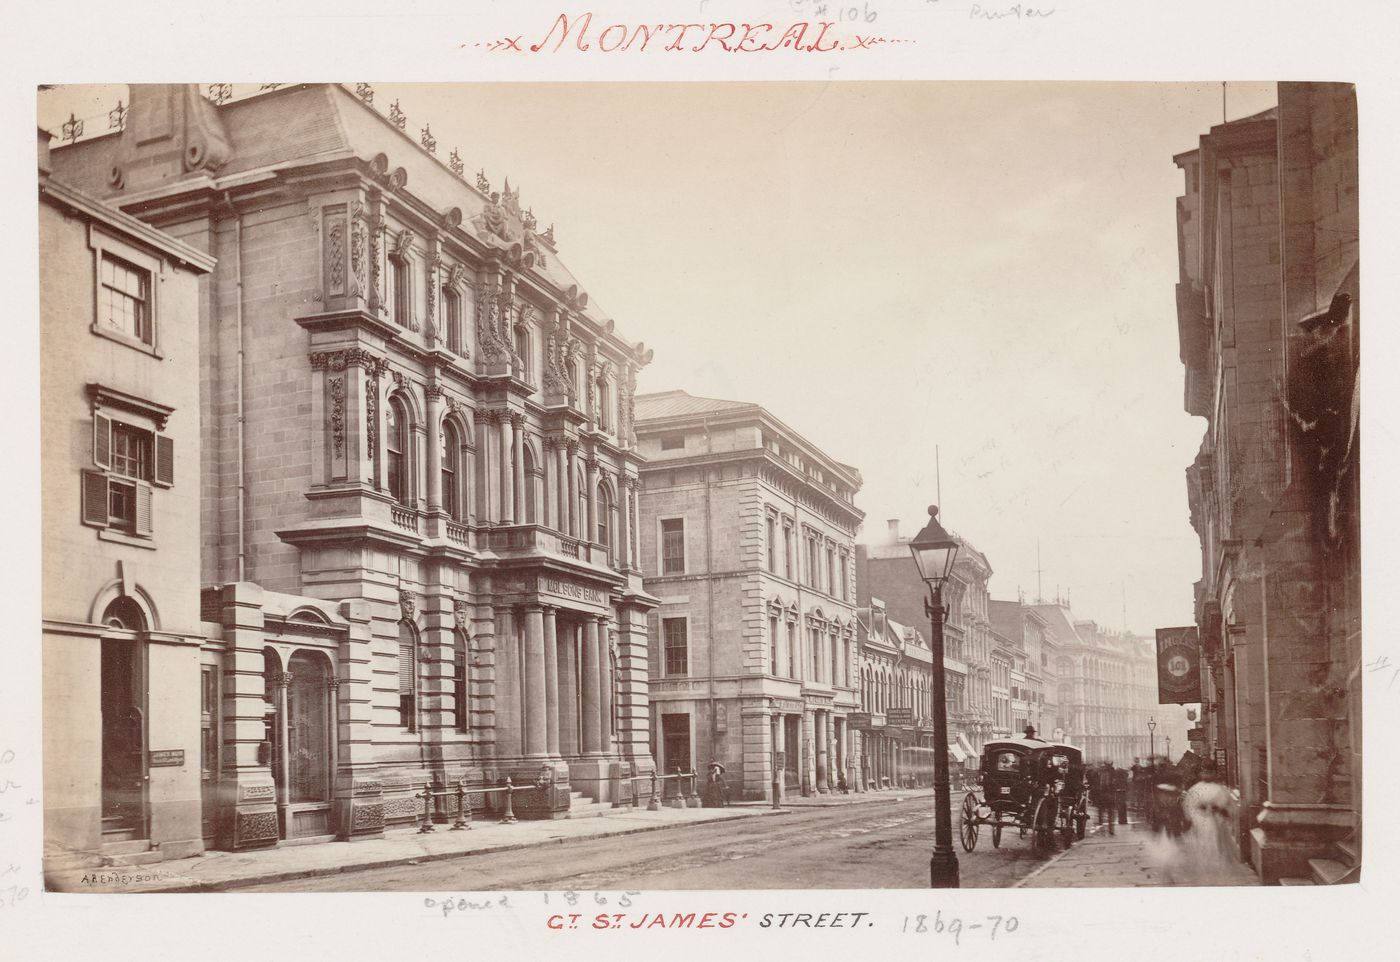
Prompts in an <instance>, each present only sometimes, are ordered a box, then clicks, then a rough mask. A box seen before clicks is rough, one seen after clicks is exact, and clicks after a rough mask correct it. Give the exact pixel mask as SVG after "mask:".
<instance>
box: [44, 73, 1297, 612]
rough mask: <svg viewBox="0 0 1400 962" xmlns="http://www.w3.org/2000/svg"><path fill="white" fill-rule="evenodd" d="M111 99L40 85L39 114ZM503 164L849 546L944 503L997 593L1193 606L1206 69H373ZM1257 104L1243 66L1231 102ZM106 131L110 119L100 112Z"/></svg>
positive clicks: (392, 92) (658, 371)
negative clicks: (809, 460)
mask: <svg viewBox="0 0 1400 962" xmlns="http://www.w3.org/2000/svg"><path fill="white" fill-rule="evenodd" d="M122 93H123V91H122V88H120V87H105V88H101V89H100V90H99V91H96V92H94V91H92V90H88V91H81V90H79V89H77V88H66V89H64V90H59V91H54V92H51V93H46V94H42V95H41V96H40V104H39V120H40V123H41V124H43V125H45V126H47V127H49V128H50V129H51V130H54V131H55V132H57V130H58V127H59V126H60V125H61V123H62V121H63V120H64V119H66V118H67V116H68V113H69V111H70V109H71V110H74V111H75V112H76V113H77V115H78V116H79V117H84V116H95V115H99V114H105V111H106V109H107V108H108V107H109V106H111V103H109V101H111V102H115V99H116V97H117V96H120V95H121V94H122ZM395 97H397V98H398V99H399V100H400V104H401V106H402V108H403V110H404V112H405V113H407V115H408V118H409V129H410V130H411V131H415V132H416V131H417V130H418V129H419V128H420V127H421V126H422V124H423V123H424V122H429V123H431V127H432V132H433V135H434V136H435V137H436V138H437V140H438V145H439V146H438V153H439V156H442V157H444V158H445V157H446V156H447V154H448V153H449V152H450V151H451V150H452V149H453V147H457V148H458V149H459V150H460V152H461V155H462V157H463V159H464V161H465V162H466V164H467V169H468V171H469V172H471V171H475V170H476V169H478V168H482V167H484V168H485V170H486V173H487V176H488V177H489V178H490V179H491V181H492V183H493V184H494V185H499V184H500V183H501V181H502V180H503V179H504V177H506V176H508V177H509V178H510V181H511V186H512V187H513V188H514V187H517V186H518V187H520V188H521V202H522V204H524V205H526V206H531V207H533V209H534V211H535V213H536V215H537V216H538V218H539V220H540V222H541V224H542V225H545V226H547V225H549V224H550V223H553V224H555V225H556V237H557V240H558V245H559V255H560V257H561V259H562V260H563V261H564V263H565V264H567V265H568V267H569V269H570V270H571V271H572V272H573V273H574V275H575V276H576V277H578V278H579V280H580V283H581V284H582V286H583V287H584V289H585V290H587V291H588V292H589V294H590V297H591V298H592V299H593V300H594V301H595V302H596V303H597V304H598V305H599V307H600V308H601V309H602V310H603V311H605V312H607V313H608V314H609V315H610V316H611V317H613V318H614V319H615V320H616V322H617V325H618V327H619V329H620V330H621V332H622V333H623V335H624V336H626V337H628V338H629V339H631V340H641V341H645V342H646V343H647V344H648V345H649V346H651V347H653V348H654V349H655V352H656V355H655V361H654V362H653V363H652V364H651V365H650V366H649V367H648V368H646V369H645V370H644V371H643V372H642V375H641V379H640V385H639V387H640V389H641V390H643V391H661V390H669V389H672V388H681V389H684V390H686V391H689V392H691V393H693V394H700V395H707V396H713V397H721V398H729V399H734V400H742V401H752V402H756V403H758V404H762V405H763V406H764V407H766V408H768V409H769V410H770V411H771V412H772V413H773V414H774V415H776V416H777V417H778V418H780V419H781V420H783V421H785V422H786V423H788V424H789V425H790V426H792V427H793V428H794V429H796V430H797V431H799V432H801V433H802V434H804V435H805V436H807V437H808V438H809V439H810V440H811V441H813V442H814V443H816V444H818V445H820V446H821V447H823V448H824V449H825V450H826V451H827V452H828V453H829V454H830V455H831V456H833V457H835V458H837V459H838V460H841V461H844V462H846V463H849V464H853V465H855V466H856V467H858V468H859V469H860V471H861V474H862V475H863V477H864V479H865V485H864V488H863V489H862V491H861V492H860V494H859V496H858V498H857V504H858V506H859V507H861V508H862V509H863V510H864V511H865V512H866V524H865V529H864V533H863V538H862V540H869V541H873V542H880V541H883V540H884V539H885V537H886V534H885V532H886V524H885V522H886V519H889V518H899V519H901V522H902V530H903V531H904V532H905V533H912V532H914V531H916V530H917V529H918V527H919V526H920V525H922V523H923V520H924V518H925V517H926V515H925V512H924V509H925V507H926V506H927V505H928V504H929V503H931V502H933V501H934V500H935V499H936V494H935V491H936V471H935V455H934V449H935V445H936V446H937V447H938V449H939V452H940V460H941V468H942V505H943V512H942V518H943V520H944V522H945V523H946V524H947V525H948V526H949V527H951V528H953V529H955V530H956V531H958V532H959V533H960V534H962V535H963V536H964V537H966V538H967V539H968V540H969V541H971V542H972V543H973V544H975V545H976V546H977V547H978V548H979V549H981V550H982V551H983V552H984V553H985V554H986V555H987V556H988V559H989V560H990V562H991V564H992V567H993V569H994V571H995V574H994V575H993V578H992V595H993V597H995V598H1004V599H1014V598H1015V597H1016V592H1017V589H1018V587H1019V588H1021V589H1022V590H1024V591H1025V593H1026V595H1027V597H1028V598H1029V599H1031V600H1033V599H1034V596H1035V594H1036V578H1037V575H1036V570H1035V569H1036V546H1037V542H1039V544H1040V551H1041V564H1042V567H1043V568H1044V574H1043V576H1042V582H1041V583H1042V586H1043V593H1044V595H1045V596H1046V597H1047V598H1049V597H1053V596H1054V595H1055V594H1056V591H1057V589H1058V592H1059V593H1060V594H1061V595H1064V594H1066V593H1067V594H1068V595H1069V597H1070V600H1071V602H1072V606H1073V608H1074V611H1075V613H1076V615H1078V616H1079V617H1084V618H1094V619H1095V620H1098V621H1100V622H1101V623H1103V624H1106V625H1109V626H1110V627H1114V628H1118V627H1121V626H1122V624H1123V609H1124V601H1125V600H1126V609H1127V626H1128V627H1129V628H1130V629H1132V630H1134V631H1137V632H1141V633H1150V632H1151V631H1152V629H1153V628H1156V627H1160V626H1168V625H1178V624H1190V623H1191V622H1192V621H1193V614H1192V584H1193V583H1194V582H1195V580H1196V579H1197V578H1198V577H1199V575H1200V553H1199V545H1198V542H1197V540H1196V537H1195V535H1194V533H1193V532H1192V530H1191V528H1190V525H1189V522H1188V516H1187V505H1186V487H1185V478H1184V473H1183V472H1184V469H1185V468H1186V466H1187V465H1188V464H1189V463H1190V462H1191V461H1192V459H1193V458H1194V456H1195V453H1196V449H1197V447H1198V446H1199V444H1200V439H1201V436H1202V432H1203V431H1204V428H1205V421H1204V420H1203V419H1199V418H1192V417H1189V416H1188V415H1186V414H1185V413H1184V412H1183V411H1182V403H1181V401H1182V366H1181V363H1180V361H1179V359H1178V348H1177V337H1176V311H1175V295H1174V284H1175V282H1176V278H1177V267H1176V264H1177V260H1176V258H1177V254H1176V232H1175V199H1176V197H1177V196H1178V195H1179V194H1180V193H1181V191H1182V177H1181V173H1180V171H1178V170H1177V169H1176V167H1175V166H1174V165H1173V163H1172V160H1171V158H1172V155H1173V154H1177V153H1180V152H1182V151H1185V150H1189V149H1191V148H1193V147H1194V146H1196V144H1197V140H1198V138H1199V136H1200V135H1201V134H1202V133H1204V132H1206V131H1207V130H1208V129H1209V127H1210V126H1211V125H1212V124H1216V123H1219V122H1220V120H1221V116H1222V103H1221V87H1220V85H1219V84H1211V83H1198V84H1145V83H1143V84H1107V83H1104V84H1068V83H1062V84H1031V83H1020V84H1013V83H986V82H980V83H894V82H869V83H830V84H821V83H806V84H797V83H767V84H753V83H727V84H716V83H675V84H642V83H635V84H615V83H574V84H524V83H518V84H480V85H467V84H461V85H441V86H434V87H427V86H406V85H382V86H377V87H376V96H375V104H376V106H378V107H380V109H382V110H387V109H388V106H389V104H390V103H391V102H392V101H393V100H394V98H395ZM1274 103H1275V90H1274V85H1273V84H1271V83H1270V84H1262V83H1261V84H1233V83H1232V84H1230V85H1229V88H1228V103H1227V108H1228V116H1229V117H1230V118H1231V119H1234V118H1236V117H1240V116H1244V115H1247V114H1250V113H1254V112H1256V111H1259V110H1263V109H1265V108H1267V107H1270V106H1272V105H1273V104H1274ZM103 126H105V121H103Z"/></svg>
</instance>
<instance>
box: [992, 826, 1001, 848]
mask: <svg viewBox="0 0 1400 962" xmlns="http://www.w3.org/2000/svg"><path fill="white" fill-rule="evenodd" d="M992 848H1001V826H1000V825H993V826H992Z"/></svg>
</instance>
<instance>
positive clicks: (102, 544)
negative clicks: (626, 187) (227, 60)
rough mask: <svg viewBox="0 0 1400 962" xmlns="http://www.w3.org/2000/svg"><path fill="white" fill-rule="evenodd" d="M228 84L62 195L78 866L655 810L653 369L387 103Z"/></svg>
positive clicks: (55, 592)
mask: <svg viewBox="0 0 1400 962" xmlns="http://www.w3.org/2000/svg"><path fill="white" fill-rule="evenodd" d="M215 86H219V85H215ZM203 94H204V91H202V90H200V89H199V88H196V87H194V86H193V85H188V86H183V85H144V86H133V87H132V89H131V96H130V107H129V113H128V114H127V115H126V118H125V125H124V127H123V128H122V129H121V130H120V131H115V132H113V133H111V134H108V135H105V136H99V137H94V138H90V139H87V140H78V141H77V142H75V143H72V144H69V145H65V146H62V147H58V148H55V149H54V150H53V151H52V155H51V161H50V162H49V166H50V167H51V171H52V172H51V174H47V175H45V176H44V180H43V182H42V184H41V186H44V189H45V190H47V198H46V199H47V200H48V204H47V205H46V206H45V208H44V209H45V211H46V213H45V214H44V220H43V224H44V225H45V226H44V234H43V238H42V242H43V244H44V245H45V258H44V261H43V263H44V275H45V276H44V285H45V288H44V289H45V292H46V297H45V313H44V325H45V338H46V340H45V374H46V377H45V382H44V399H45V411H46V414H45V418H46V420H45V445H46V447H45V476H46V485H45V499H46V500H45V504H44V512H45V532H46V534H45V542H46V553H45V565H46V570H45V575H46V577H45V598H44V613H45V658H44V662H45V703H46V704H54V703H57V702H62V701H70V702H82V703H84V704H87V705H92V706H94V707H92V708H91V709H88V708H85V709H84V710H83V711H82V712H77V713H69V714H66V715H65V716H64V717H62V718H48V719H46V725H45V735H46V738H47V739H48V751H47V752H46V786H47V791H46V799H47V802H48V806H49V809H48V813H47V814H48V821H47V832H48V835H47V841H48V843H49V845H50V848H51V850H67V851H70V852H89V853H91V852H101V851H103V850H104V846H105V845H109V844H114V843H118V842H128V843H135V844H136V845H137V846H140V845H142V844H145V845H146V846H148V847H149V849H150V851H152V852H153V853H155V855H157V856H158V855H160V854H162V853H164V854H171V853H177V854H188V853H189V852H190V851H192V850H193V851H197V850H199V849H200V848H207V847H219V848H233V849H242V848H249V847H256V846H266V845H276V844H279V843H283V842H288V841H314V840H319V839H330V838H336V837H340V838H349V837H361V836H372V835H376V834H379V833H382V832H383V831H384V830H385V828H386V827H390V826H393V825H395V824H396V823H408V822H410V821H411V820H413V819H414V818H415V817H418V816H419V814H420V813H421V812H422V810H423V805H424V801H423V799H422V797H421V796H420V793H421V792H422V791H423V787H424V785H425V783H432V784H433V785H435V786H438V787H444V786H447V785H450V784H453V783H455V782H456V781H457V780H459V779H466V782H467V785H468V786H469V787H470V788H473V789H477V792H475V793H474V794H472V795H471V796H470V798H471V801H472V804H473V806H474V807H480V806H482V805H488V806H489V805H494V804H496V802H495V800H494V799H496V798H497V797H498V796H494V795H487V794H483V793H481V792H480V789H483V788H486V787H490V786H496V785H499V784H500V783H501V782H503V780H504V779H505V778H506V777H508V776H509V777H510V778H511V779H512V780H513V782H514V783H515V784H527V785H529V786H530V790H529V791H526V792H521V793H519V794H518V795H517V796H516V799H515V808H516V811H517V813H519V814H522V815H524V816H533V817H558V816H561V815H563V814H565V813H567V812H568V811H569V810H570V808H571V807H572V806H574V805H577V804H579V802H580V801H581V800H585V799H587V800H595V801H603V802H613V801H617V800H619V799H622V798H625V797H626V796H627V794H628V792H629V791H630V786H631V783H630V782H629V781H628V776H631V775H637V774H646V773H649V772H650V771H651V769H652V759H651V751H650V746H649V738H648V722H649V719H648V716H647V709H646V705H647V685H648V651H647V620H648V617H649V615H650V612H651V611H652V609H653V608H654V607H655V602H654V601H653V599H652V598H651V597H650V596H649V595H648V594H647V593H646V592H645V591H644V590H643V584H642V570H641V567H640V564H639V563H640V556H639V554H638V545H639V532H638V524H637V522H638V513H639V499H638V483H639V477H640V474H639V468H640V465H641V457H640V455H639V452H638V447H637V443H636V435H635V431H634V422H633V402H632V395H633V391H634V386H635V378H636V374H637V371H638V369H639V368H640V367H641V366H642V365H644V364H645V363H646V362H647V360H648V358H649V352H648V351H647V350H646V349H645V347H644V346H642V345H640V344H637V343H633V342H629V341H627V340H626V339H625V338H623V337H622V336H621V334H620V333H619V331H618V330H617V329H616V327H615V325H614V322H613V320H612V319H611V318H609V317H608V316H607V315H606V314H605V313H604V312H602V311H601V310H600V309H599V308H598V306H597V305H596V304H595V303H593V302H591V301H590V300H589V297H588V295H587V294H586V293H585V292H584V290H583V289H582V288H581V286H580V284H579V282H578V281H577V280H576V279H575V278H574V277H573V276H572V275H571V274H570V273H569V272H568V270H567V269H566V268H565V267H564V266H563V264H562V263H561V261H560V258H559V254H558V247H557V245H556V243H555V238H554V231H553V227H552V226H551V227H550V228H549V229H548V230H541V229H540V228H539V225H538V224H537V223H536V221H535V218H534V216H533V214H532V213H531V212H530V211H529V210H522V208H521V204H520V200H519V194H518V191H512V190H511V188H510V186H509V183H508V182H507V183H504V184H502V185H500V186H499V187H493V186H492V185H491V184H490V183H489V182H488V181H487V179H486V177H485V175H484V174H478V175H475V176H471V175H468V174H466V173H465V172H464V169H463V165H462V163H461V162H460V161H459V160H458V158H457V156H456V153H455V151H454V153H453V155H452V157H451V159H450V161H448V162H444V161H443V160H441V159H439V157H438V156H436V155H435V144H432V143H431V142H430V138H429V136H428V133H427V131H426V130H424V133H423V136H422V138H421V139H420V138H419V137H418V136H416V135H410V134H409V133H408V132H407V131H406V129H405V127H406V124H405V122H404V119H403V117H402V115H401V114H398V111H397V104H395V105H394V109H393V110H391V111H390V113H389V115H387V116H386V115H384V114H382V113H381V112H380V111H379V109H378V108H377V107H375V106H374V105H373V104H372V97H373V93H372V91H371V90H370V89H369V88H368V87H367V86H365V85H361V87H360V90H359V91H358V92H351V90H349V89H347V88H344V87H341V86H338V85H295V86H289V87H285V88H283V89H278V90H274V91H273V92H269V93H264V94H261V95H258V96H253V97H249V98H247V99H241V100H239V99H234V100H228V101H226V102H220V103H215V102H213V101H211V100H210V99H208V98H206V97H205V96H203ZM222 99H223V98H220V97H216V98H215V100H222ZM60 184H61V185H63V186H62V187H61V188H60V187H58V186H56V185H60ZM72 198H87V199H90V201H89V200H83V199H79V200H73V199H72ZM53 245H62V247H63V250H64V255H63V257H62V258H61V259H55V258H52V257H50V256H49V252H50V247H51V246H53ZM94 278H96V280H94ZM54 292H58V293H54ZM60 295H61V296H60ZM70 295H71V296H70ZM79 295H81V296H79ZM113 304H116V307H113V306H112V305H113ZM104 311H106V312H108V313H107V314H104V313H103V312H104ZM113 311H116V312H117V314H118V316H117V317H116V319H115V320H112V319H111V318H110V317H109V316H108V314H110V313H111V312H113ZM122 312H125V313H122ZM133 317H134V318H135V320H133V319H132V318H133ZM60 327H62V328H64V333H63V334H62V335H60V334H59V333H58V332H59V330H60ZM79 331H81V332H83V334H84V339H85V342H84V343H86V344H87V346H80V345H79V342H78V341H77V340H74V341H71V343H70V345H69V346H67V347H65V348H63V353H56V354H54V355H52V356H51V355H50V354H49V352H48V348H49V338H54V339H55V340H58V339H61V338H62V337H65V336H66V337H70V338H71V337H73V336H75V335H74V332H79ZM70 355H71V357H70ZM70 360H71V363H69V362H70ZM79 382H81V383H79ZM51 408H52V411H53V413H52V416H50V413H49V412H50V409H51ZM172 458H173V464H174V474H173V478H172V476H171V474H170V471H171V459H172ZM102 485H105V496H106V504H107V514H106V515H105V516H103V515H102V508H101V501H102V498H101V497H100V495H101V492H99V491H98V488H99V487H100V486H102ZM640 540H641V541H642V542H645V543H649V541H650V534H649V533H648V534H647V535H646V536H645V537H642V538H641V539H640ZM89 569H91V570H89ZM196 579H197V583H196ZM99 687H100V688H101V691H102V698H101V715H102V717H101V718H99V717H98V714H99V712H98V709H97V707H95V706H96V704H97V702H98V698H97V691H98V688H99ZM89 690H90V691H91V692H92V697H91V698H87V699H80V698H77V697H75V694H76V693H80V692H82V691H89ZM109 702H110V706H109ZM109 708H110V710H109ZM181 751H183V755H182V756H181V755H180V752H181ZM99 768H100V769H101V772H100V777H99V772H98V769H99ZM118 782H120V783H121V785H123V786H127V784H128V783H130V785H131V786H134V787H127V788H122V789H120V792H119V789H118ZM99 786H101V788H100V791H99ZM121 793H124V794H121ZM118 794H121V798H120V801H119V802H118V801H117V797H118ZM99 795H100V796H101V797H100V798H99ZM109 795H110V796H111V798H110V799H109ZM109 801H110V804H109ZM109 811H110V814H109ZM118 815H119V816H120V825H119V826H118V824H117V823H111V824H109V818H115V817H117V816H118ZM117 828H120V832H119V833H117V832H115V829H117ZM109 829H113V830H114V832H109Z"/></svg>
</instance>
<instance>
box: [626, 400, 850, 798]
mask: <svg viewBox="0 0 1400 962" xmlns="http://www.w3.org/2000/svg"><path fill="white" fill-rule="evenodd" d="M637 437H638V440H639V443H640V453H641V454H642V455H644V456H645V459H646V460H645V463H644V464H643V465H642V467H641V469H640V471H641V477H642V483H643V491H642V497H641V524H640V527H639V537H640V539H641V546H640V547H641V565H642V571H643V574H644V576H645V579H646V581H645V584H646V590H647V592H648V593H649V594H651V595H653V596H655V597H656V599H657V602H658V604H659V607H657V608H656V610H655V611H654V612H653V613H652V615H651V617H652V618H653V619H654V622H653V631H652V639H653V645H654V648H653V650H652V653H651V659H650V662H649V663H650V666H651V684H650V692H651V706H652V713H653V718H652V733H653V737H654V739H655V741H654V746H653V748H654V755H655V757H656V762H657V764H658V765H659V766H660V767H662V768H664V769H665V770H666V771H667V772H673V771H675V770H676V769H680V770H682V771H687V770H690V768H692V767H694V768H697V769H700V770H703V769H704V768H705V767H706V766H707V765H708V764H709V763H710V762H712V761H717V762H719V763H720V764H722V765H723V766H724V767H725V770H726V773H727V774H726V777H727V779H728V782H729V784H730V786H731V791H732V792H733V793H734V794H735V796H736V797H737V796H739V795H742V797H743V798H746V799H763V798H769V799H771V798H772V792H773V784H774V782H775V780H776V781H777V783H778V786H777V790H778V792H779V793H780V795H781V794H785V793H791V792H801V793H802V794H804V795H807V794H812V793H822V792H831V791H839V790H843V789H849V788H854V786H855V785H856V784H857V781H858V778H859V776H858V773H857V768H856V760H855V756H854V754H853V750H852V738H851V735H852V732H851V730H850V726H849V724H848V720H849V719H848V716H849V715H850V713H852V712H854V711H855V710H856V709H857V707H858V705H859V698H860V694H859V686H860V680H859V674H858V669H857V658H858V652H857V625H856V615H855V590H856V588H855V548H854V541H853V539H854V537H855V532H856V529H857V528H858V527H859V525H860V521H861V518H862V512H861V511H860V510H859V509H858V508H857V507H856V506H855V495H856V492H857V491H859V490H860V486H861V477H860V473H859V472H858V471H857V470H856V469H855V468H853V467H851V466H849V465H846V464H842V463H840V462H838V461H836V460H835V459H833V458H832V457H831V456H830V455H828V454H826V453H825V452H823V451H821V450H820V449H818V448H817V447H816V446H815V445H813V444H812V443H811V442H809V441H807V440H806V439H805V438H804V437H802V435H800V434H798V433H797V432H796V431H794V430H793V429H792V428H790V427H788V426H787V425H786V424H784V423H783V422H782V421H779V420H778V419H777V418H776V417H774V416H773V415H772V414H771V413H769V412H768V411H766V410H765V409H763V408H762V407H759V406H758V405H756V404H749V403H744V402H738V401H727V400H719V399H714V398H703V397H695V396H693V395H690V394H687V393H685V392H684V391H668V392H664V393H660V394H647V395H642V396H639V397H638V398H637Z"/></svg>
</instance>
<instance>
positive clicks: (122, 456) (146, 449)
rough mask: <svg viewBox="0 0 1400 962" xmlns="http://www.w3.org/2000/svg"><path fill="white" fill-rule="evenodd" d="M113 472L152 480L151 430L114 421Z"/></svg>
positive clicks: (141, 479)
mask: <svg viewBox="0 0 1400 962" xmlns="http://www.w3.org/2000/svg"><path fill="white" fill-rule="evenodd" d="M112 473H113V474H120V475H122V476H123V477H127V478H134V479H136V480H137V481H149V480H151V432H150V431H142V430H141V429H140V428H134V427H132V426H131V425H129V424H122V423H121V422H120V421H113V422H112Z"/></svg>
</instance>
